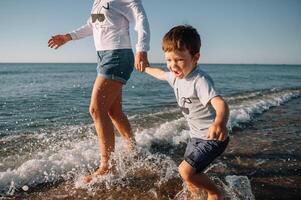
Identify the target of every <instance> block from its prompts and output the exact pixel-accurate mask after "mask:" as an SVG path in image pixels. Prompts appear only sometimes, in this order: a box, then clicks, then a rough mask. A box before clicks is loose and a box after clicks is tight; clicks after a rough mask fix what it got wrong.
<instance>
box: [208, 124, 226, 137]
mask: <svg viewBox="0 0 301 200" xmlns="http://www.w3.org/2000/svg"><path fill="white" fill-rule="evenodd" d="M227 136H228V130H227V127H226V126H225V125H221V124H217V123H213V124H212V125H211V126H210V127H209V129H208V135H207V138H208V139H209V140H220V141H224V140H225V139H226V138H227Z"/></svg>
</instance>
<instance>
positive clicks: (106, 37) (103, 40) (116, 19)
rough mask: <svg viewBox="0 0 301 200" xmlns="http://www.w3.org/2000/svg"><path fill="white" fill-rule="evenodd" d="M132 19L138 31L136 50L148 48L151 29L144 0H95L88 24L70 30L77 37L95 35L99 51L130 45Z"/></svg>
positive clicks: (73, 36)
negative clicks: (143, 4)
mask: <svg viewBox="0 0 301 200" xmlns="http://www.w3.org/2000/svg"><path fill="white" fill-rule="evenodd" d="M130 22H133V23H134V25H135V27H134V28H135V30H136V31H137V33H138V40H137V44H136V51H148V50H149V48H150V47H149V42H150V30H149V24H148V20H147V17H146V14H145V11H144V8H143V6H142V3H141V0H95V1H94V4H93V7H92V11H91V17H90V18H89V20H88V21H87V24H85V25H84V26H82V27H80V28H78V29H76V30H74V31H72V32H70V33H69V34H70V35H71V37H72V39H73V40H77V39H81V38H84V37H87V36H91V35H93V37H94V43H95V48H96V50H97V51H102V50H113V49H127V48H131V41H130V34H129V23H130Z"/></svg>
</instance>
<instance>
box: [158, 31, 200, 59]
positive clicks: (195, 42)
mask: <svg viewBox="0 0 301 200" xmlns="http://www.w3.org/2000/svg"><path fill="white" fill-rule="evenodd" d="M200 48H201V37H200V35H199V33H198V32H197V30H196V29H195V28H193V27H192V26H190V25H180V26H175V27H173V28H172V29H170V31H168V32H167V33H166V34H165V36H164V37H163V41H162V49H163V51H164V52H168V51H175V50H179V51H183V50H185V49H187V50H188V51H189V52H190V54H191V55H192V56H193V55H195V54H196V53H199V52H200Z"/></svg>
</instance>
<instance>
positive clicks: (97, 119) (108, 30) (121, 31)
mask: <svg viewBox="0 0 301 200" xmlns="http://www.w3.org/2000/svg"><path fill="white" fill-rule="evenodd" d="M130 22H133V23H134V25H135V30H136V31H137V33H138V40H137V44H136V55H135V58H134V55H133V51H132V48H131V43H130V36H129V23H130ZM92 35H93V37H94V43H95V48H96V51H97V56H98V66H97V77H96V80H95V83H94V86H93V91H92V95H91V102H90V108H89V110H90V114H91V116H92V118H93V121H94V125H95V129H96V132H97V135H98V140H99V149H100V155H101V161H100V165H99V168H98V169H97V170H96V171H95V172H94V173H93V174H91V175H88V176H86V177H85V182H87V183H88V182H90V181H91V180H92V179H93V177H95V176H100V175H103V174H106V173H109V172H111V171H112V170H113V167H114V166H112V165H109V161H110V155H111V154H112V152H114V148H115V138H114V133H113V125H114V126H115V127H116V129H117V130H118V132H119V133H120V134H121V136H122V137H123V138H124V139H125V140H126V141H127V142H128V144H129V145H130V146H131V145H133V142H134V137H133V133H132V130H131V126H130V124H129V121H128V119H127V117H126V115H125V114H124V113H123V111H122V87H123V85H125V84H126V82H127V80H128V79H129V78H130V75H131V73H132V71H133V66H134V65H135V67H136V69H137V70H138V71H144V69H145V67H147V66H148V65H149V63H148V59H147V51H148V50H149V41H150V31H149V24H148V20H147V17H146V14H145V11H144V8H143V6H142V3H141V1H140V0H95V1H94V4H93V7H92V11H91V17H90V18H89V20H88V21H87V24H85V25H84V26H82V27H80V28H79V29H77V30H75V31H73V32H70V33H67V34H65V35H56V36H52V37H51V39H50V40H49V41H48V46H49V47H50V48H55V49H57V48H59V47H60V46H62V45H64V44H66V43H67V42H69V41H71V40H77V39H81V38H85V37H88V36H92ZM134 59H135V64H134Z"/></svg>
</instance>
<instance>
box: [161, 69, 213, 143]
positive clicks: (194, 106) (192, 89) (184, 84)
mask: <svg viewBox="0 0 301 200" xmlns="http://www.w3.org/2000/svg"><path fill="white" fill-rule="evenodd" d="M166 77H167V81H168V83H169V84H170V85H171V86H172V87H173V89H174V92H175V96H176V100H177V103H178V105H179V107H180V109H181V111H182V113H183V115H184V117H185V119H186V120H187V122H188V125H189V128H190V137H191V138H201V139H204V140H208V138H207V135H208V128H209V127H210V125H211V124H212V122H213V121H214V119H215V110H214V109H213V107H212V106H211V104H208V102H209V101H210V100H211V99H212V98H213V97H215V96H218V94H217V92H216V90H215V88H214V83H213V80H212V79H211V77H210V76H209V75H208V74H207V73H206V72H204V71H203V70H201V69H199V68H198V67H196V68H195V69H194V70H193V71H192V72H190V74H188V75H187V76H186V77H185V78H183V79H178V78H176V77H175V76H174V74H173V73H171V72H166Z"/></svg>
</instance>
